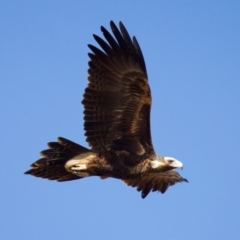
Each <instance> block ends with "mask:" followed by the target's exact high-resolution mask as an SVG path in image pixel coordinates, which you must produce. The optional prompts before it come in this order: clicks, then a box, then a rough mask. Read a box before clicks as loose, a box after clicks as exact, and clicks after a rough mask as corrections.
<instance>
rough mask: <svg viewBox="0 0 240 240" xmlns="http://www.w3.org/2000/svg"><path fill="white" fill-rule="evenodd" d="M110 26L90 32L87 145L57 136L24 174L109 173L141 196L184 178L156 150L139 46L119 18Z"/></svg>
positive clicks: (57, 177)
mask: <svg viewBox="0 0 240 240" xmlns="http://www.w3.org/2000/svg"><path fill="white" fill-rule="evenodd" d="M110 27H111V30H112V34H111V33H110V32H109V31H108V30H106V28H104V27H103V26H101V31H102V33H103V36H104V38H105V39H103V38H101V37H99V36H97V35H95V34H94V35H93V37H94V39H95V40H96V42H97V43H98V44H99V46H100V48H98V47H95V46H93V45H91V44H89V45H88V47H89V48H90V50H91V53H88V56H89V58H90V60H89V63H88V65H89V69H88V86H87V87H86V89H85V92H84V95H83V100H82V104H83V106H84V112H83V114H84V130H85V136H86V141H87V142H88V144H89V146H90V149H88V148H85V147H83V146H81V145H79V144H77V143H74V142H72V141H70V140H68V139H66V138H63V137H59V138H58V139H57V141H56V142H49V143H48V147H49V149H47V150H44V151H42V152H41V153H40V154H41V156H42V158H41V159H39V160H37V161H35V162H34V163H32V165H31V169H30V170H28V171H26V172H25V174H31V175H33V176H35V177H41V178H46V179H49V180H56V181H59V182H63V181H70V180H76V179H81V178H85V177H90V176H99V177H100V178H101V179H106V178H109V177H111V178H116V179H120V180H122V181H123V182H125V183H126V184H127V185H128V186H132V187H136V188H137V190H138V191H140V192H141V197H142V198H145V197H146V196H147V195H148V194H149V192H150V191H153V192H154V191H159V192H161V193H164V192H165V191H166V190H167V189H168V187H169V186H172V185H174V184H175V183H177V182H188V181H187V179H185V178H183V177H182V176H180V175H179V173H178V172H177V171H175V169H176V168H181V169H182V168H183V164H182V163H181V162H180V161H178V160H177V159H175V158H173V157H163V156H160V155H158V154H157V153H156V152H155V150H154V147H153V144H152V138H151V130H150V110H151V102H152V97H151V90H150V87H149V84H148V76H147V70H146V65H145V61H144V57H143V54H142V51H141V48H140V46H139V44H138V41H137V39H136V38H135V37H133V38H131V37H130V35H129V33H128V31H127V30H126V28H125V26H124V25H123V23H122V22H119V28H118V27H117V26H116V25H115V23H114V22H113V21H111V22H110Z"/></svg>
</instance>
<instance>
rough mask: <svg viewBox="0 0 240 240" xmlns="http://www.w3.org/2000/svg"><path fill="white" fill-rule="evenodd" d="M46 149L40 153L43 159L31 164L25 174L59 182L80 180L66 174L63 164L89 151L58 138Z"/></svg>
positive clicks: (68, 173)
mask: <svg viewBox="0 0 240 240" xmlns="http://www.w3.org/2000/svg"><path fill="white" fill-rule="evenodd" d="M48 147H49V149H47V150H44V151H42V152H41V155H42V156H43V158H41V159H39V160H37V161H36V162H34V163H32V165H31V169H30V170H28V171H26V172H25V174H31V175H33V176H35V177H41V178H47V179H49V180H57V181H59V182H62V181H70V180H75V179H80V178H81V177H79V176H76V175H74V174H72V173H70V172H68V171H67V170H66V169H65V164H66V162H67V161H68V160H70V159H72V158H74V157H75V156H77V155H79V154H82V153H87V152H90V150H88V149H87V148H85V147H82V146H80V145H78V144H77V143H74V142H72V141H70V140H67V139H65V138H62V137H59V138H58V141H57V142H49V143H48Z"/></svg>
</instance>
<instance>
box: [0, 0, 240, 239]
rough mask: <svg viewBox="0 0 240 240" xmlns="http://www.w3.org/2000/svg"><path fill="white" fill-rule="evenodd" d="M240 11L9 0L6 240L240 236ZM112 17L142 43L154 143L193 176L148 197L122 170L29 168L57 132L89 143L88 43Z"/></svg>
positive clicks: (2, 11) (0, 69)
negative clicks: (55, 174) (116, 174)
mask: <svg viewBox="0 0 240 240" xmlns="http://www.w3.org/2000/svg"><path fill="white" fill-rule="evenodd" d="M239 10H240V2H239V1H221V0H219V1H211V0H208V1H205V0H202V1H186V0H183V1H176V0H173V1H161V0H159V1H128V2H127V1H109V0H106V1H91V0H90V1H71V0H70V1H56V0H55V1H54V0H52V1H44V0H42V1H16V0H15V1H14V0H13V1H4V0H2V1H1V2H0V32H1V38H0V79H1V81H0V87H1V88H0V89H1V95H0V107H1V111H2V113H1V116H0V119H1V126H0V132H1V134H0V142H1V168H0V172H1V185H0V191H1V218H0V229H1V231H0V238H1V239H8V240H9V239H10V240H11V239H34V240H35V239H36V240H38V239H39V240H40V239H47V240H48V239H49V240H50V239H153V240H155V239H174V240H175V239H185V240H188V239H240V229H239V222H240V205H239V203H240V184H239V182H240V178H239V168H240V164H239V162H240V159H239V158H240V156H239V150H240V44H239V43H240V28H239V26H240V15H239ZM110 20H114V21H115V22H116V23H117V22H118V21H120V20H121V21H122V22H123V23H124V24H125V26H126V28H127V29H128V31H129V33H130V35H131V36H133V35H135V36H136V37H137V39H138V41H139V43H140V46H141V48H142V51H143V54H144V57H145V61H146V65H147V71H148V76H149V83H150V86H151V89H152V97H153V106H152V113H151V128H152V138H153V142H154V147H155V149H156V151H157V152H158V153H159V154H161V155H165V156H166V155H167V156H173V157H176V158H177V159H179V160H181V161H182V162H183V163H184V169H183V170H182V171H180V174H181V175H182V176H183V177H185V178H187V179H188V180H189V183H188V184H187V183H181V184H177V185H175V186H173V187H171V188H169V190H168V191H167V192H166V193H165V194H163V195H162V194H160V193H151V194H149V196H148V197H147V198H146V199H144V200H142V199H141V197H140V193H138V192H137V191H136V189H133V188H131V187H127V186H126V185H125V184H124V183H122V182H121V181H119V180H115V179H107V180H104V181H103V180H100V179H98V178H97V177H93V178H86V179H83V180H79V181H73V182H65V183H57V182H52V181H48V180H43V179H39V178H34V177H31V176H26V175H24V174H23V172H24V171H26V170H28V169H29V165H30V164H31V163H32V162H33V161H35V160H37V159H38V158H39V157H40V155H39V152H40V151H41V150H43V149H46V148H47V145H46V143H47V142H49V141H54V140H56V138H57V137H58V136H62V137H66V138H69V139H71V140H72V141H75V142H77V143H79V144H81V145H83V146H87V143H86V142H85V137H84V131H83V114H82V111H83V107H82V105H81V104H80V101H81V99H82V95H83V92H84V88H85V87H86V85H87V80H86V79H87V69H88V65H87V63H88V56H87V53H88V52H89V49H88V48H87V44H88V43H91V44H95V42H94V39H93V37H92V34H93V33H95V34H98V35H100V36H101V31H100V26H101V25H104V26H105V27H106V28H107V29H109V22H110ZM95 45H96V44H95Z"/></svg>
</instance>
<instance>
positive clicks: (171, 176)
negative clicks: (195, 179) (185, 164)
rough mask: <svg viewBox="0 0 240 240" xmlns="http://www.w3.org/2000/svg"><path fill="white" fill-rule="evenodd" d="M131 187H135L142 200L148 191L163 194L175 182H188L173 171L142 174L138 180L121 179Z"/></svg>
mask: <svg viewBox="0 0 240 240" xmlns="http://www.w3.org/2000/svg"><path fill="white" fill-rule="evenodd" d="M123 181H124V182H125V183H126V184H127V185H128V186H131V187H137V190H138V191H140V192H142V198H145V197H146V196H147V195H148V194H149V192H150V191H153V192H154V191H159V192H161V193H165V192H166V191H167V189H168V187H169V186H172V185H174V184H175V183H177V182H188V181H187V179H185V178H183V177H182V176H180V175H179V174H178V173H177V172H176V171H175V170H169V171H166V172H156V173H143V174H141V176H140V177H138V178H132V179H123Z"/></svg>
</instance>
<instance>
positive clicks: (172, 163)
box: [151, 156, 183, 169]
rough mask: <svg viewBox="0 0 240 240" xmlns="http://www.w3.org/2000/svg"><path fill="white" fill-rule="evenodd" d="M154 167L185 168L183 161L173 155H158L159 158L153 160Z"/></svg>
mask: <svg viewBox="0 0 240 240" xmlns="http://www.w3.org/2000/svg"><path fill="white" fill-rule="evenodd" d="M151 166H152V168H169V169H174V168H181V169H183V164H182V162H180V161H178V160H177V159H176V158H173V157H161V156H158V157H157V159H154V160H152V161H151Z"/></svg>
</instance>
